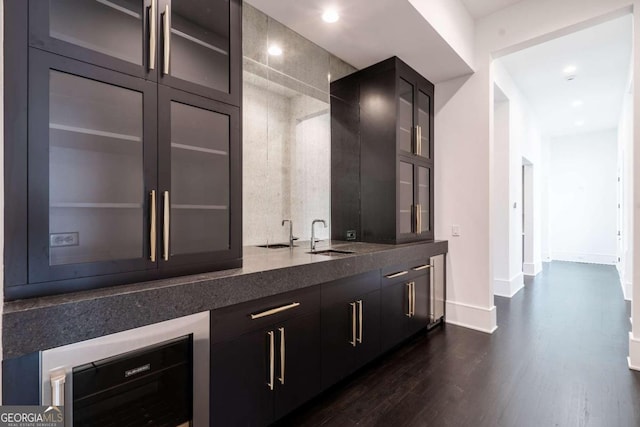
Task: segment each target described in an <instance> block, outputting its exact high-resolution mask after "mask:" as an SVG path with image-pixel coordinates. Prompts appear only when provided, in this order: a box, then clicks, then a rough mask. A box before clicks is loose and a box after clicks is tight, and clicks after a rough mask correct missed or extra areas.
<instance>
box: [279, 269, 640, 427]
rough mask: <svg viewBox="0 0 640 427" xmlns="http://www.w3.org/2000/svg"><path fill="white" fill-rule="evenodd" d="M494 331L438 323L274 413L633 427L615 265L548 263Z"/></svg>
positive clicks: (509, 302) (503, 304)
mask: <svg viewBox="0 0 640 427" xmlns="http://www.w3.org/2000/svg"><path fill="white" fill-rule="evenodd" d="M495 303H496V306H497V310H498V325H499V327H498V330H497V331H496V332H495V333H494V334H493V335H487V334H484V333H481V332H475V331H472V330H469V329H465V328H460V327H456V326H453V325H447V326H446V327H445V328H444V329H442V330H441V329H436V330H434V331H433V332H431V333H430V334H429V335H428V337H426V336H424V335H420V336H418V337H416V338H415V339H414V340H413V341H412V342H411V343H409V344H407V345H405V346H403V347H401V348H399V349H398V350H396V351H395V352H392V353H391V354H389V355H387V356H386V357H384V358H382V360H380V361H378V362H375V363H374V364H373V365H372V366H370V367H368V368H365V369H364V370H363V371H361V372H360V373H358V374H356V375H354V376H353V377H352V378H350V379H348V380H346V381H345V382H343V383H342V384H340V385H339V386H338V387H336V388H334V389H332V390H329V391H328V392H327V393H325V394H324V395H323V396H321V397H320V398H318V399H316V400H314V401H312V402H311V403H310V404H308V405H307V406H306V407H303V408H302V409H301V410H299V411H297V412H296V413H294V414H292V415H291V416H290V417H288V418H287V419H285V420H283V421H282V422H281V423H280V425H292V426H299V425H306V426H320V425H322V426H340V427H342V426H352V425H358V426H374V425H375V426H394V427H395V426H435V427H441V426H452V427H454V426H455V427H459V426H460V427H462V426H464V427H466V426H469V427H472V426H473V427H481V426H482V427H485V426H486V427H494V426H504V427H529V426H530V427H547V426H560V427H565V426H567V427H569V426H598V427H599V426H603V427H604V426H607V427H609V426H620V427H631V426H640V373H639V372H634V371H630V370H629V369H628V368H627V359H626V358H627V355H628V347H627V346H628V331H629V329H630V324H629V303H626V302H625V301H624V300H623V297H622V290H621V288H620V283H619V279H618V274H617V272H616V269H615V267H613V266H603V265H593V264H577V263H568V262H553V263H550V264H545V267H544V271H543V273H541V274H540V275H538V276H537V277H536V278H535V280H531V281H527V283H526V286H525V288H524V289H523V290H522V291H520V292H519V293H518V294H516V295H515V296H514V297H513V298H512V299H507V298H501V297H496V302H495Z"/></svg>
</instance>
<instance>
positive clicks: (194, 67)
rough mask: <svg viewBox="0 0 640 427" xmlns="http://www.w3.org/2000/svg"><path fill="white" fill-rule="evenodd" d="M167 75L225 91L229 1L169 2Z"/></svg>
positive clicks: (227, 74)
mask: <svg viewBox="0 0 640 427" xmlns="http://www.w3.org/2000/svg"><path fill="white" fill-rule="evenodd" d="M170 7H171V53H170V56H171V62H170V74H171V75H172V76H174V77H177V78H179V79H182V80H186V81H188V82H192V83H196V84H199V85H202V86H206V87H209V88H213V89H215V90H218V91H221V92H225V93H228V92H229V0H179V1H174V2H172V3H171V6H170Z"/></svg>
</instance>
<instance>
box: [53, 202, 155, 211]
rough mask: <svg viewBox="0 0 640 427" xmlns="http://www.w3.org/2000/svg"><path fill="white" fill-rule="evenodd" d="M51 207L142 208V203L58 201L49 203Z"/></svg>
mask: <svg viewBox="0 0 640 427" xmlns="http://www.w3.org/2000/svg"><path fill="white" fill-rule="evenodd" d="M49 206H50V207H51V208H67V209H68V208H72V209H73V208H88V209H142V203H77V202H56V203H51V204H50V205H49Z"/></svg>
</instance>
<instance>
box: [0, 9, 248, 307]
mask: <svg viewBox="0 0 640 427" xmlns="http://www.w3.org/2000/svg"><path fill="white" fill-rule="evenodd" d="M4 12H5V14H4V16H5V81H6V82H7V85H6V88H7V91H6V93H5V122H6V123H10V124H9V125H8V126H6V128H5V153H6V154H5V186H6V190H7V191H6V192H5V194H6V204H5V206H6V211H5V224H4V226H5V236H6V238H5V239H6V244H5V281H4V282H5V296H6V298H8V299H16V298H23V297H30V296H38V295H46V294H53V293H59V292H67V291H72V290H79V289H87V288H93V287H100V286H108V285H114V284H121V283H127V282H135V281H144V280H150V279H156V278H160V277H168V276H172V275H178V274H189V273H196V272H203V271H210V270H217V269H224V268H232V267H238V266H240V265H241V263H242V241H241V233H242V229H241V219H242V213H241V199H242V198H241V191H242V190H241V169H240V168H241V145H240V144H241V127H240V126H241V92H240V91H241V81H240V79H241V76H242V73H241V55H242V52H241V1H240V0H206V1H205V0H179V1H177V0H174V1H170V0H55V1H42V0H30V1H28V2H26V1H25V2H5V4H4Z"/></svg>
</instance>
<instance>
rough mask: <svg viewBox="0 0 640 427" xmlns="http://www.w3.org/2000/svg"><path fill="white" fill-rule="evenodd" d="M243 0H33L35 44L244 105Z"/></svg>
mask: <svg viewBox="0 0 640 427" xmlns="http://www.w3.org/2000/svg"><path fill="white" fill-rule="evenodd" d="M241 9H242V6H241V3H240V1H238V0H100V1H99V0H56V1H42V0H30V1H29V45H30V46H33V47H35V48H38V49H43V50H46V51H49V52H53V53H56V54H59V55H63V56H67V57H69V58H74V59H78V60H81V61H84V62H88V63H91V64H94V65H99V66H101V67H104V68H108V69H111V70H115V71H119V72H122V73H126V74H129V75H132V76H136V77H141V78H145V79H149V80H152V81H160V82H161V83H162V84H164V85H167V86H171V87H174V88H177V89H181V90H184V91H187V92H191V93H195V94H199V95H201V96H205V97H207V98H212V99H217V100H220V101H223V102H225V103H228V104H232V105H237V106H239V105H240V93H241V85H242V81H241V79H242V72H241V60H242V58H241V56H242V49H241V46H242V40H241V30H242V10H241Z"/></svg>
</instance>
